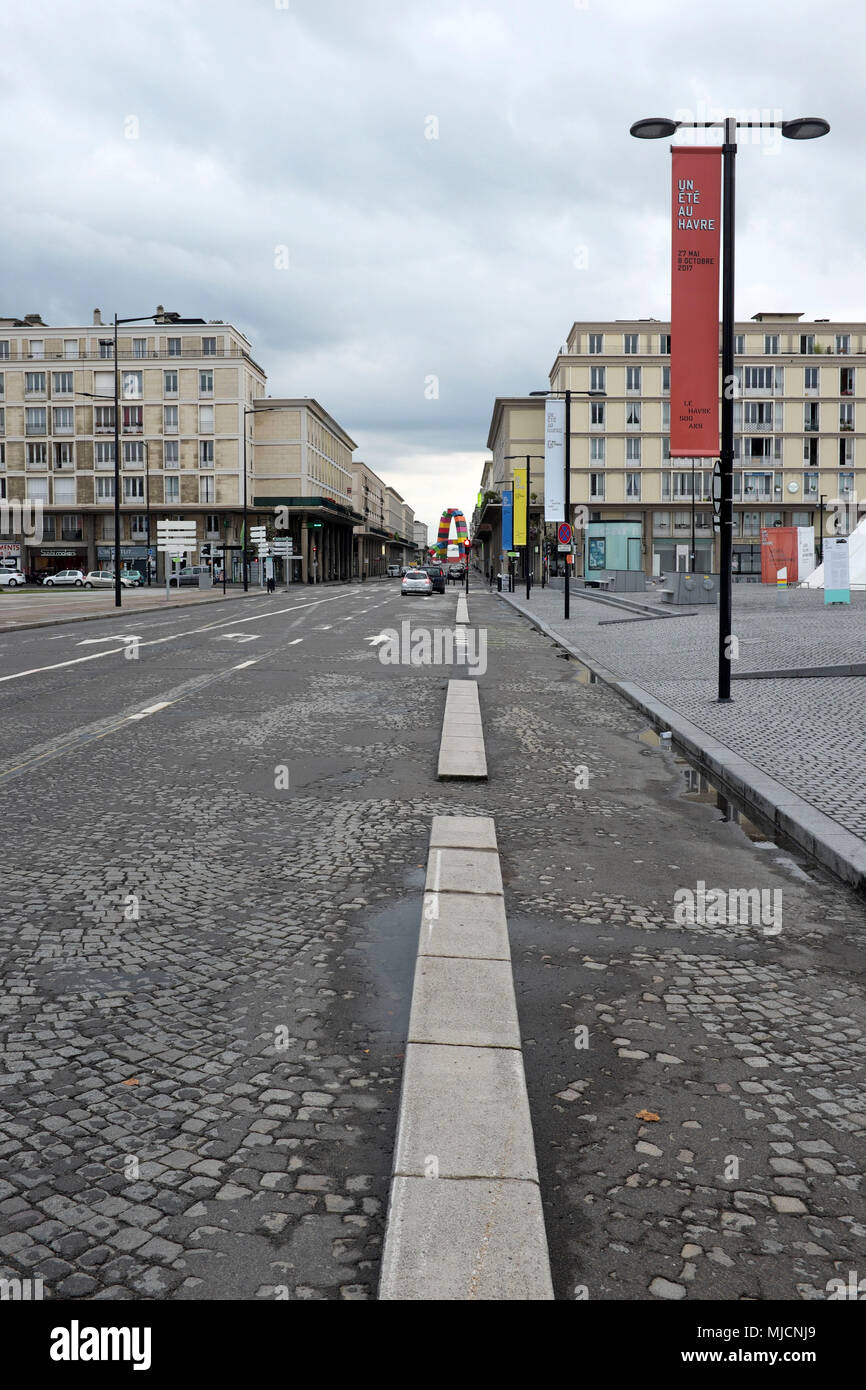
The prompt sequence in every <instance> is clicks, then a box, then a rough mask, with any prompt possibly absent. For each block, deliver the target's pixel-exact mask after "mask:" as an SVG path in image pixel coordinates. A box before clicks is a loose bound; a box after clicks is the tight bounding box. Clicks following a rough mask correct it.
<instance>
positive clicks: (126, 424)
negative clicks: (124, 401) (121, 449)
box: [123, 405, 143, 434]
mask: <svg viewBox="0 0 866 1390" xmlns="http://www.w3.org/2000/svg"><path fill="white" fill-rule="evenodd" d="M123 429H124V432H125V433H127V434H141V431H142V429H143V422H142V407H141V406H140V405H125V406H124V407H123Z"/></svg>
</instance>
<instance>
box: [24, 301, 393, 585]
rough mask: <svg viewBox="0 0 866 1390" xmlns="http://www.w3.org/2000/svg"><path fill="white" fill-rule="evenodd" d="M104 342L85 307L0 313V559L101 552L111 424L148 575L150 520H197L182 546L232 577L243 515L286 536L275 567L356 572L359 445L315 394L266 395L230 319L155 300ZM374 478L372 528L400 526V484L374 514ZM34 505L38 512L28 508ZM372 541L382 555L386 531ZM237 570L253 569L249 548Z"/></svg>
mask: <svg viewBox="0 0 866 1390" xmlns="http://www.w3.org/2000/svg"><path fill="white" fill-rule="evenodd" d="M114 347H115V345H114V324H113V322H112V323H103V322H102V315H101V313H100V311H99V310H98V309H97V310H94V312H93V321H92V323H90V324H87V325H78V326H74V325H73V326H71V327H65V328H54V327H50V326H48V325H46V324H45V323H44V322H43V320H42V318H41V316H40V315H39V314H27V315H24V316H23V317H19V318H8V317H7V318H0V503H2V502H5V503H6V504H7V506H6V508H5V510H3V513H2V515H3V523H4V524H3V534H2V535H0V563H2V564H4V565H13V564H17V565H19V566H20V567H21V568H22V569H24V570H25V571H26V572H27V573H30V574H34V575H35V576H37V577H38V578H44V577H45V576H47V575H50V574H51V573H54V572H56V571H58V570H61V569H72V568H76V569H82V570H85V571H87V570H91V569H99V568H102V569H110V568H112V567H113V564H114V540H115V533H114V527H115V497H114V491H115V436H116V433H117V436H118V442H119V446H120V465H119V476H120V527H121V530H120V553H121V563H122V565H123V567H124V568H131V569H138V570H139V572H140V573H141V574H142V575H146V574H147V567H148V552H149V551H150V552H151V556H152V559H151V578H152V579H154V580H158V579H160V578H161V577H162V575H163V567H162V557H160V556H157V554H156V547H157V522H158V521H159V520H160V519H163V518H164V519H183V520H187V521H189V520H195V522H196V549H195V552H194V553H191V554H190V555H189V556H188V557H187V558H188V559H189V560H190V561H192V560H195V561H196V562H199V563H204V564H206V565H208V566H209V567H212V568H213V569H214V571H215V572H218V571H219V569H220V568H221V566H222V564H223V562H225V564H226V566H227V572H228V575H229V577H230V578H232V579H234V580H240V579H241V577H242V547H243V543H244V519H245V518H246V524H247V528H249V527H251V526H253V525H256V524H264V525H265V526H266V527H267V528H268V534H269V535H274V534H279V533H281V534H283V535H285V534H287V533H288V534H290V535H291V536H292V538H293V543H294V544H293V549H294V556H295V558H294V560H293V561H292V562H291V563H290V565H289V569H290V571H291V572H290V574H284V573H283V570H284V566H283V563H282V561H278V562H277V572H278V577H285V578H293V579H296V580H304V581H308V580H309V581H311V582H321V581H323V580H326V579H349V578H351V577H352V575H353V574H357V573H358V572H359V570H358V552H357V548H356V545H355V540H354V537H355V530H356V527H358V526H361V525H362V524H363V523H364V522H365V521H366V519H367V518H366V517H365V515H364V514H363V513H362V512H361V511H359V510H357V509H356V507H355V502H356V501H357V499H356V497H355V496H354V494H353V483H354V474H353V463H352V454H353V452H354V450H355V448H356V447H357V446H356V445H355V442H354V440H352V439H351V438H350V436H349V435H348V434H347V433H346V431H345V430H344V429H343V428H342V426H341V425H339V424H338V423H337V421H336V420H334V419H333V418H332V416H331V415H329V413H328V412H327V411H326V410H325V409H324V407H323V406H321V405H320V404H319V402H318V401H316V400H315V399H313V398H308V397H303V398H294V397H293V398H280V399H278V400H274V399H272V398H270V397H268V396H267V395H266V387H267V378H266V375H265V372H264V370H263V368H262V367H261V366H260V365H259V364H258V363H257V362H256V361H255V359H254V357H253V356H252V349H251V345H250V343H249V341H248V339H247V338H246V337H245V336H244V334H243V333H241V332H240V331H239V330H238V329H236V328H234V327H233V326H232V325H231V324H227V323H222V322H218V321H211V322H207V321H206V320H204V319H196V318H183V317H182V316H181V315H179V314H177V313H169V312H166V311H165V309H163V307H162V306H159V307H158V308H157V310H156V312H155V313H154V314H153V315H151V317H150V320H148V321H146V322H143V323H141V324H136V325H132V326H130V325H119V326H118V332H117V361H116V362H115V356H114ZM115 369H117V381H116V383H115ZM115 389H116V392H117V400H118V404H119V418H118V420H117V422H115ZM116 426H117V428H116ZM371 476H372V477H375V475H374V474H371ZM377 484H378V486H379V488H380V490H381V500H380V504H379V507H378V512H377V516H376V522H377V523H378V524H379V525H380V529H381V530H382V531H385V532H387V531H389V530H390V532H391V534H392V536H393V534H394V533H395V532H396V533H397V534H398V536H399V537H400V541H401V544H402V541H403V540H404V538H405V536H406V535H408V537H409V539H410V541H411V536H412V525H411V520H410V521H407V512H408V516H409V517H410V518H411V509H407V508H406V506H405V504H404V503H403V500H402V498H400V499H399V506H398V508H397V510H396V511H395V513H394V516H393V518H392V517H389V518H388V519H387V521H386V520H385V503H384V484H382V483H381V480H378V479H377ZM34 511H35V512H38V514H39V524H38V527H36V526H33V525H31V524H28V519H29V517H30V515H31V514H32V513H33V512H34ZM278 525H279V531H278V529H277V528H278ZM407 526H408V531H407ZM378 543H379V546H380V552H379V554H380V557H381V545H382V544H383V543H384V544H386V545H387V544H388V536H387V535H386V536H383V537H381V538H379V541H378ZM401 553H402V550H401ZM371 555H372V551H371ZM251 572H252V576H253V579H254V580H256V579H257V578H258V577H259V565H258V562H257V561H252V562H251Z"/></svg>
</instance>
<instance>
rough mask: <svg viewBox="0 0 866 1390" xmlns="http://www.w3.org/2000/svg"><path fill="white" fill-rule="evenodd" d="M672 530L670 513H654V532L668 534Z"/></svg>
mask: <svg viewBox="0 0 866 1390" xmlns="http://www.w3.org/2000/svg"><path fill="white" fill-rule="evenodd" d="M670 529H671V518H670V513H669V512H653V531H654V532H666V531H670Z"/></svg>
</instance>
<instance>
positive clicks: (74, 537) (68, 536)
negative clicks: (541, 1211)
mask: <svg viewBox="0 0 866 1390" xmlns="http://www.w3.org/2000/svg"><path fill="white" fill-rule="evenodd" d="M56 486H57V484H56V483H55V487H56ZM60 539H61V540H62V541H81V540H83V539H84V532H83V530H82V527H81V517H80V516H78V515H76V514H75V513H70V512H65V513H64V514H63V516H62V517H61V518H60Z"/></svg>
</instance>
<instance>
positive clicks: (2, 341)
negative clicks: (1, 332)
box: [0, 338, 9, 362]
mask: <svg viewBox="0 0 866 1390" xmlns="http://www.w3.org/2000/svg"><path fill="white" fill-rule="evenodd" d="M0 361H3V362H8V361H9V339H8V338H0Z"/></svg>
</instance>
